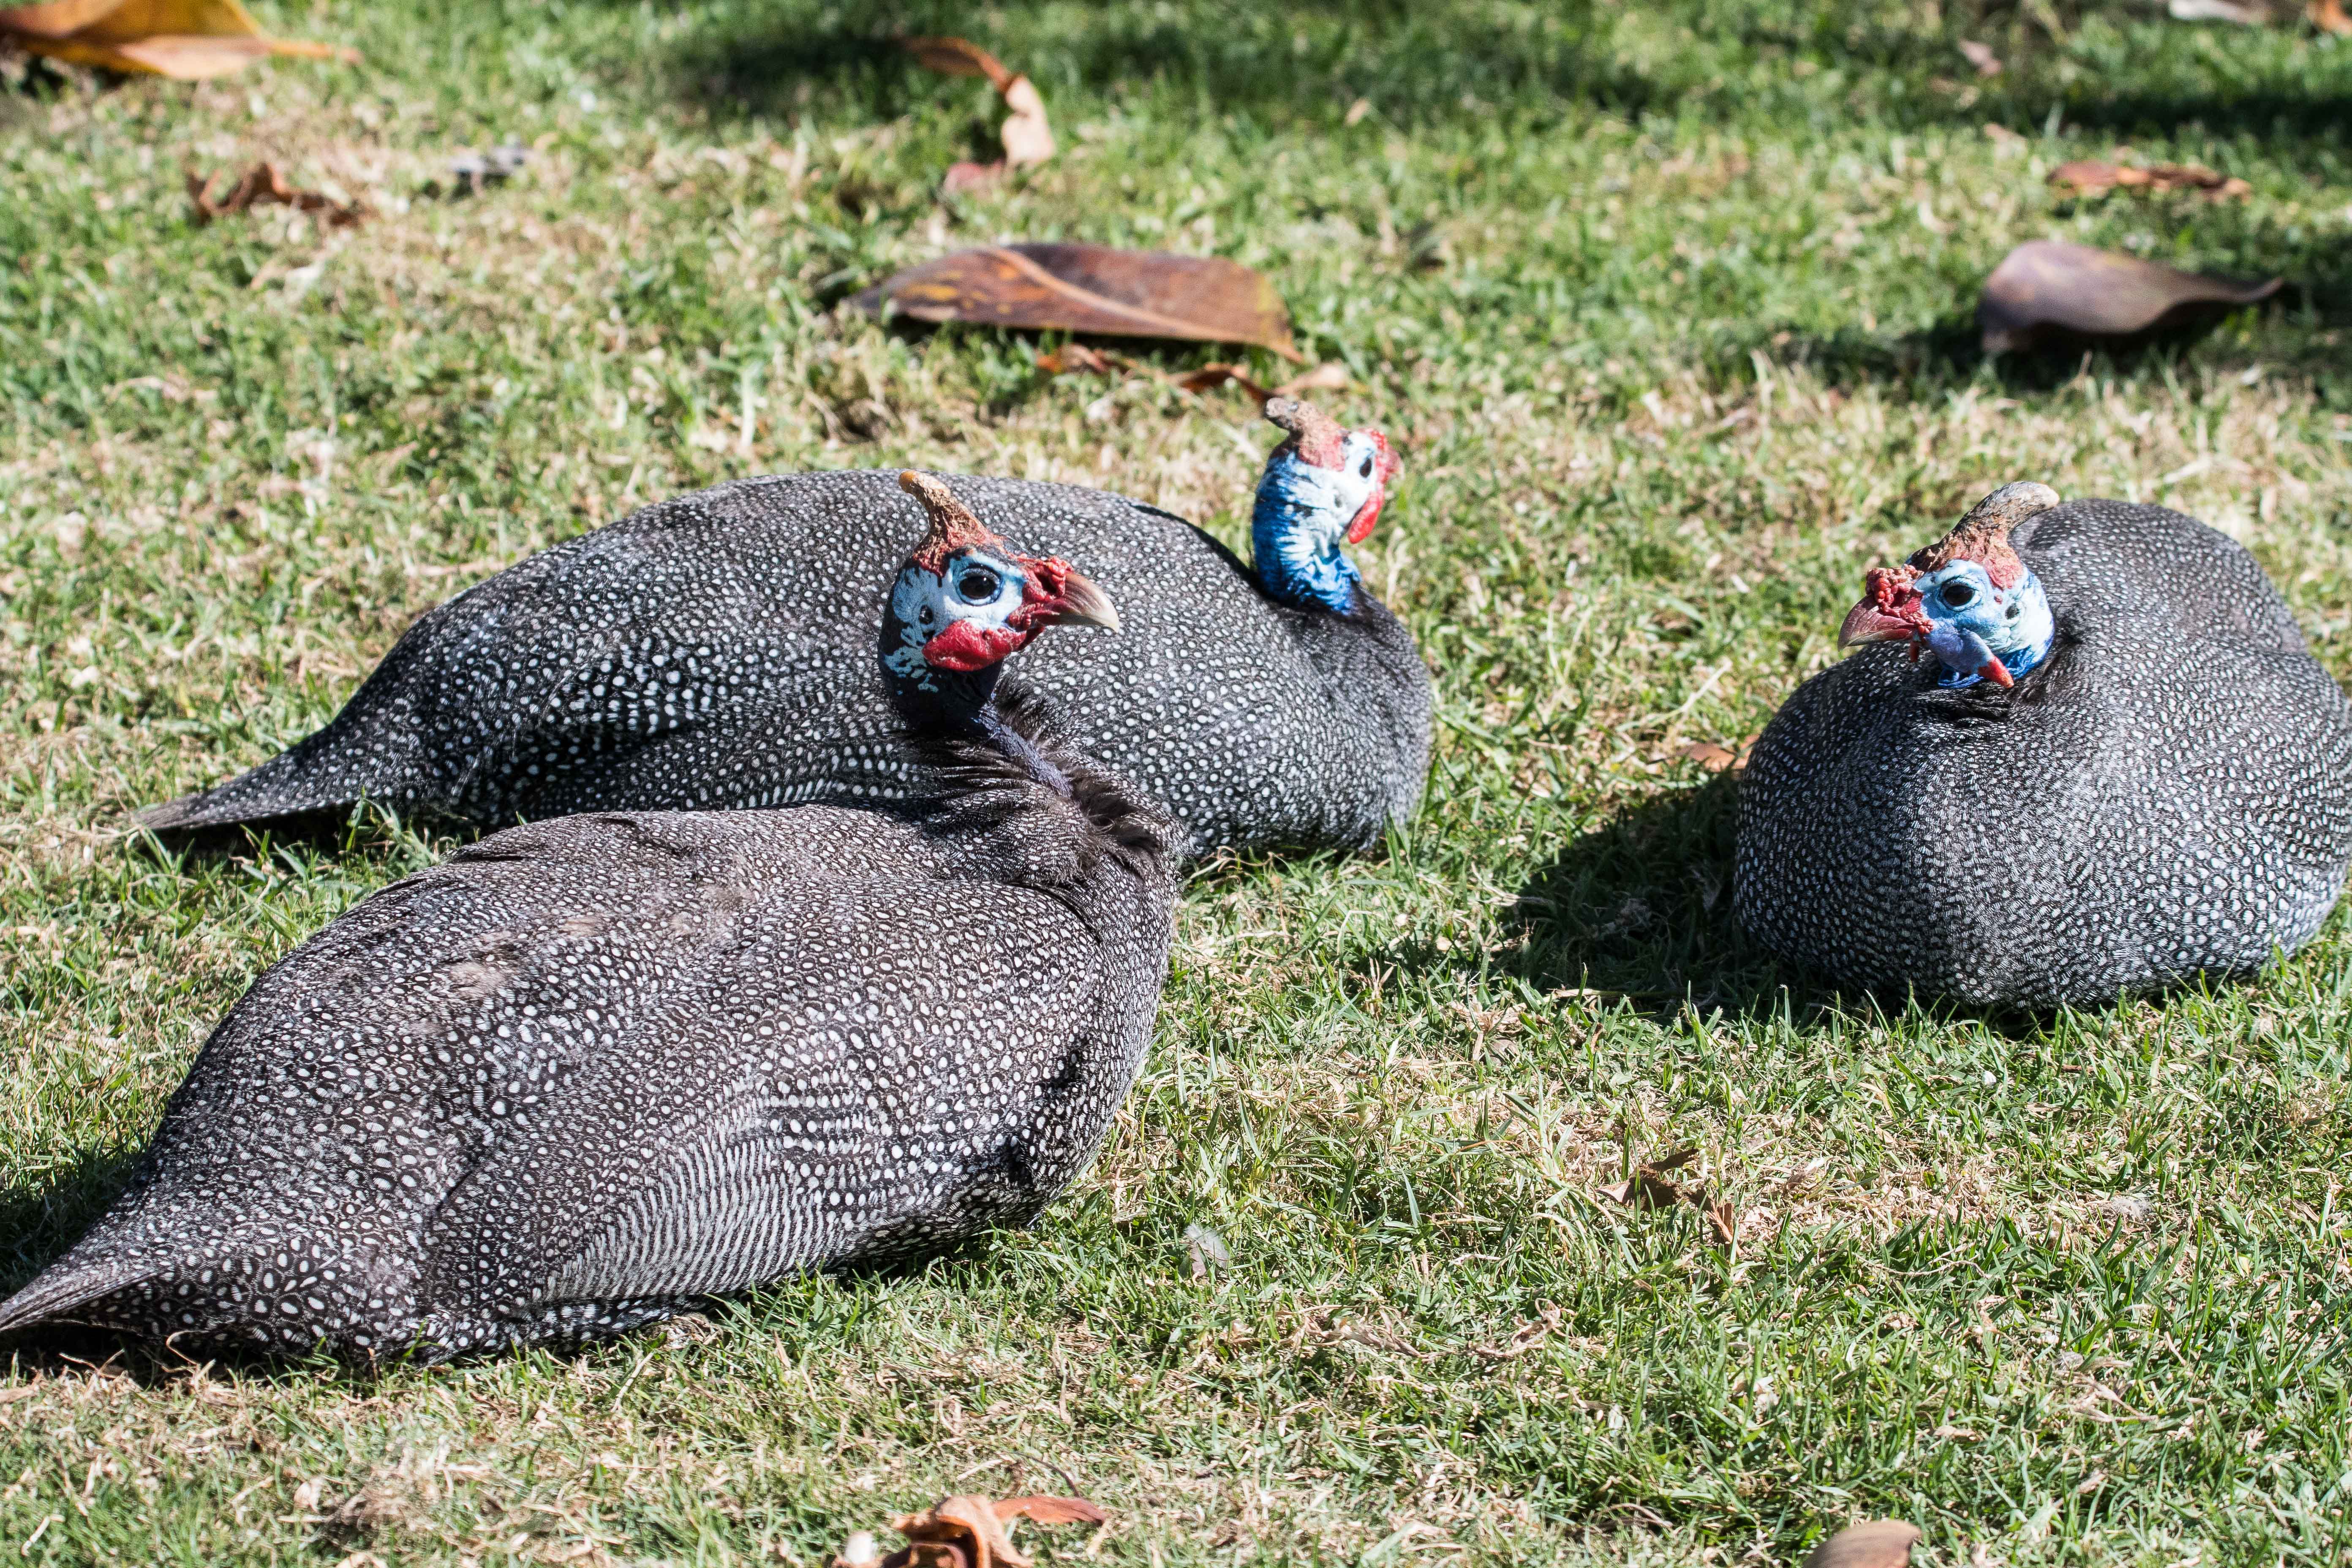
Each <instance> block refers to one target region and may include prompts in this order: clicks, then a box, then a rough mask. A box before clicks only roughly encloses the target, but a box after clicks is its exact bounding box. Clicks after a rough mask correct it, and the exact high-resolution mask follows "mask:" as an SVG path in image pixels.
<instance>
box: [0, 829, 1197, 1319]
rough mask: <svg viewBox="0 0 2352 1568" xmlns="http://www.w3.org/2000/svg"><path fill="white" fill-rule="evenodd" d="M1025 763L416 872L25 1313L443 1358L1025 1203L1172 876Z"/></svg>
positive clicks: (244, 1014) (1136, 1047)
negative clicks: (1008, 778)
mask: <svg viewBox="0 0 2352 1568" xmlns="http://www.w3.org/2000/svg"><path fill="white" fill-rule="evenodd" d="M1012 787H1013V789H1014V794H1015V795H1022V793H1023V791H1022V789H1021V788H1020V787H1019V786H1012ZM1026 793H1027V795H1037V794H1039V793H1040V788H1039V786H1034V785H1032V786H1027V787H1026ZM996 795H997V798H995V799H994V800H993V801H991V800H989V799H988V798H985V797H982V798H976V799H966V800H965V801H963V802H961V804H960V805H957V806H955V807H952V808H948V809H945V810H943V811H933V812H931V813H930V814H929V815H928V816H923V817H920V818H914V817H904V816H891V815H887V814H884V813H878V812H861V811H854V810H840V809H835V808H832V807H825V806H810V807H803V808H799V809H795V810H791V811H783V812H744V813H730V814H710V815H695V814H646V815H633V816H593V817H584V816H583V817H572V818H566V819H560V820H556V821H551V822H548V823H543V824H538V825H534V826H529V827H524V828H520V829H516V830H513V831H510V832H507V833H503V834H499V835H497V836H495V837H490V838H488V839H485V840H483V841H481V842H480V843H479V844H478V845H475V846H474V847H470V848H468V849H466V850H463V851H460V852H459V854H458V855H457V856H456V857H454V858H452V860H451V861H450V862H448V863H447V864H446V865H444V866H441V867H438V868H435V869H433V870H430V871H427V872H425V873H423V874H421V875H419V876H416V877H413V878H410V879H407V880H405V881H404V882H402V883H400V884H398V885H396V886H395V887H394V888H392V889H387V890H386V891H384V892H383V893H381V894H379V895H377V896H376V897H375V898H374V899H372V900H369V901H368V902H367V903H365V904H363V905H362V906H361V907H360V908H359V909H358V910H354V911H353V912H352V913H351V914H350V915H347V916H346V917H344V918H343V919H342V920H341V921H337V922H336V923H335V924H334V925H332V926H331V927H330V928H329V929H328V930H327V931H324V932H322V933H320V936H319V937H317V938H316V939H314V940H313V941H312V942H309V943H307V944H306V945H305V946H303V947H302V948H301V949H300V950H299V951H298V952H295V953H294V954H293V955H292V956H290V957H289V958H288V959H287V960H286V961H285V962H284V963H281V964H279V965H278V967H277V968H276V969H274V970H273V971H271V972H270V973H269V974H268V975H267V976H266V977H265V978H264V979H263V980H262V981H261V982H260V983H259V984H257V985H256V986H255V987H254V989H253V990H252V991H251V992H250V993H249V994H247V996H246V998H245V999H244V1000H243V1001H241V1002H240V1003H239V1004H238V1005H237V1006H236V1009H235V1010H233V1011H232V1012H231V1014H230V1015H229V1016H228V1017H227V1018H226V1020H225V1021H224V1022H223V1023H222V1025H221V1026H220V1027H219V1029H218V1030H217V1031H216V1032H215V1035H214V1036H213V1037H212V1038H211V1039H210V1040H209V1041H208V1042H207V1043H206V1045H205V1048H204V1050H203V1052H202V1053H201V1055H200V1056H199V1058H198V1059H197V1062H196V1064H195V1067H194V1069H193V1070H192V1072H191V1073H190V1076H189V1078H188V1079H187V1081H186V1083H185V1084H184V1086H183V1087H182V1088H181V1089H180V1090H179V1092H178V1093H177V1094H175V1095H174V1097H173V1100H172V1102H171V1105H170V1108H169V1110H167V1112H166V1115H165V1119H164V1123H163V1128H162V1130H161V1131H160V1132H159V1133H158V1135H157V1138H156V1140H155V1142H154V1144H153V1146H152V1149H151V1150H150V1152H149V1154H148V1156H147V1157H146V1159H145V1160H144V1161H143V1162H142V1168H141V1171H140V1173H139V1174H138V1175H137V1176H136V1177H135V1178H134V1180H133V1183H132V1184H131V1189H130V1190H129V1191H128V1192H127V1193H126V1194H124V1195H123V1197H122V1199H121V1201H120V1202H119V1203H118V1204H117V1205H115V1207H114V1208H113V1209H112V1210H111V1211H110V1213H109V1215H107V1216H106V1217H105V1218H104V1219H103V1220H101V1221H100V1224H99V1225H98V1226H96V1227H95V1228H94V1229H93V1230H92V1231H91V1232H90V1234H89V1236H87V1237H84V1239H83V1240H82V1241H81V1242H80V1243H79V1245H78V1246H77V1247H74V1248H73V1250H72V1251H71V1252H69V1253H68V1255H67V1256H66V1257H65V1258H63V1259H61V1260H60V1261H59V1262H58V1264H57V1265H55V1266H53V1267H52V1268H51V1269H49V1270H48V1271H47V1273H46V1274H45V1275H44V1276H43V1277H42V1278H41V1279H38V1280H37V1281H36V1282H35V1283H34V1284H33V1285H32V1286H31V1287H30V1288H28V1289H27V1290H26V1292H24V1293H23V1294H22V1295H20V1296H19V1297H18V1298H16V1300H14V1301H12V1302H9V1303H8V1304H7V1305H6V1306H5V1308H0V1327H16V1326H21V1325H23V1324H25V1323H27V1322H33V1321H48V1320H65V1321H83V1322H94V1323H97V1324H100V1325H101V1326H111V1327H117V1328H122V1329H127V1330H130V1331H136V1332H141V1333H147V1334H152V1335H156V1336H159V1337H160V1336H163V1335H166V1334H171V1333H175V1332H176V1333H181V1334H183V1335H184V1336H185V1337H186V1338H187V1340H189V1341H190V1342H218V1341H228V1342H248V1343H253V1344H257V1345H259V1346H262V1347H265V1348H269V1349H274V1350H280V1351H285V1350H301V1349H308V1348H310V1346H311V1345H313V1344H319V1343H323V1344H324V1345H326V1346H327V1348H329V1349H331V1350H335V1351H338V1352H342V1353H346V1354H362V1355H365V1354H384V1353H394V1352H402V1351H405V1350H409V1349H412V1348H414V1349H416V1350H419V1351H421V1352H423V1353H425V1354H428V1355H434V1356H439V1355H446V1354H453V1353H457V1352H464V1351H468V1350H473V1349H478V1348H486V1347H489V1346H494V1345H498V1344H500V1343H505V1342H519V1341H525V1340H530V1339H536V1338H541V1337H548V1336H551V1335H553V1336H574V1335H581V1334H588V1333H594V1332H602V1331H614V1330H617V1329H621V1328H625V1327H627V1326H629V1325H630V1324H631V1323H633V1322H636V1321H644V1320H646V1319H648V1318H653V1317H658V1316H661V1315H664V1314H666V1313H667V1312H669V1311H672V1310H677V1306H678V1305H679V1303H681V1302H682V1301H686V1300H696V1299H699V1298H702V1297H705V1296H708V1295H710V1294H713V1293H717V1292H722V1291H727V1290H731V1289H740V1288H742V1287H745V1286H748V1285H751V1284H753V1283H757V1282H759V1281H761V1280H763V1279H773V1278H776V1277H778V1276H780V1275H782V1274H783V1273H786V1272H788V1271H791V1270H793V1269H795V1268H804V1267H809V1266H813V1265H819V1264H824V1263H829V1262H835V1261H840V1260H844V1259H848V1258H861V1257H870V1256H875V1255H877V1254H880V1253H886V1252H889V1251H894V1250H898V1249H904V1248H908V1247H919V1246H922V1245H924V1244H926V1243H929V1242H933V1241H937V1240H940V1239H942V1238H944V1237H950V1236H953V1235H958V1234H962V1233H965V1232H969V1231H971V1230H973V1229H977V1228H981V1227H983V1226H988V1225H991V1224H994V1223H1000V1222H1007V1221H1020V1220H1024V1219H1026V1218H1027V1217H1028V1216H1029V1215H1031V1214H1032V1213H1034V1210H1035V1209H1036V1208H1037V1207H1038V1206H1039V1205H1042V1204H1043V1203H1044V1202H1045V1200H1046V1199H1047V1198H1049V1197H1050V1196H1051V1195H1052V1194H1053V1193H1054V1192H1055V1190H1057V1189H1058V1188H1059V1186H1060V1185H1061V1184H1064V1183H1065V1182H1066V1181H1067V1180H1068V1179H1069V1178H1070V1176H1071V1175H1072V1174H1074V1173H1076V1170H1077V1169H1078V1168H1079V1167H1080V1166H1081V1165H1082V1164H1083V1163H1084V1161H1085V1160H1086V1159H1087V1157H1088V1156H1089V1155H1090V1153H1091V1152H1092V1150H1093V1148H1094V1146H1095V1143H1096V1142H1097V1140H1098V1139H1099V1137H1100V1135H1101V1133H1102V1131H1103V1130H1104V1128H1105V1127H1106V1126H1107V1124H1108V1119H1109V1116H1110V1114H1111V1112H1112V1110H1113V1108H1114V1107H1115V1106H1116V1104H1117V1102H1118V1099H1119V1097H1120V1096H1121V1095H1122V1094H1123V1093H1124V1091H1125V1089H1126V1088H1127V1084H1128V1082H1129V1079H1130V1078H1131V1076H1132V1074H1133V1072H1134V1070H1135V1068H1136V1066H1137V1065H1138V1063H1139V1060H1140V1058H1141V1055H1142V1051H1143V1048H1144V1045H1145V1042H1146V1040H1147V1038H1148V1034H1149V1027H1150V1016H1151V1012H1152V1005H1153V1002H1154V1000H1155V999H1156V997H1157V994H1158V988H1159V984H1160V978H1161V973H1162V970H1163V967H1164V963H1165V956H1166V947H1167V940H1168V908H1169V900H1170V889H1169V885H1168V880H1167V875H1166V871H1165V867H1164V864H1162V863H1161V862H1160V860H1159V859H1156V858H1154V856H1153V855H1152V854H1151V853H1149V852H1143V853H1138V854H1123V853H1120V852H1118V850H1117V848H1116V847H1113V848H1112V849H1110V850H1105V849H1104V848H1103V847H1102V844H1101V842H1100V841H1099V839H1098V837H1097V836H1090V835H1089V834H1088V833H1087V832H1085V831H1082V830H1077V829H1074V828H1073V827H1072V825H1071V824H1070V823H1069V822H1067V821H1064V822H1062V823H1061V824H1060V825H1059V826H1057V825H1056V823H1055V822H1054V821H1052V820H1042V821H1041V819H1040V817H1039V815H1038V813H1037V811H1036V810H1035V809H1034V800H1030V801H1027V803H1026V804H1025V805H1024V801H1023V800H1019V799H1008V798H1006V797H1004V795H1003V790H1002V789H1000V790H999V791H997V792H996ZM1065 810H1066V808H1065ZM1050 815H1051V814H1050V813H1048V816H1050ZM1008 824H1009V825H1011V826H1012V827H1013V832H1012V833H1011V834H1010V836H1008V832H1007V827H1008Z"/></svg>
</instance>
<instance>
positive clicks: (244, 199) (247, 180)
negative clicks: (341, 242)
mask: <svg viewBox="0 0 2352 1568" xmlns="http://www.w3.org/2000/svg"><path fill="white" fill-rule="evenodd" d="M219 180H220V176H219V175H217V174H195V173H194V172H193V171H192V172H191V173H190V174H189V175H188V200H189V202H190V203H191V204H192V205H194V208H195V219H196V221H197V222H198V223H210V222H212V221H213V219H215V218H216V217H221V216H226V214H229V213H241V212H244V211H245V210H246V209H247V208H248V207H254V206H262V205H270V204H273V203H274V204H277V205H282V206H289V207H294V208H297V209H299V210H300V211H302V212H306V213H324V214H325V215H326V218H327V226H329V227H330V228H346V227H349V226H351V225H352V224H355V223H357V222H359V221H360V219H362V218H363V217H366V216H369V213H368V209H367V208H366V207H365V206H363V205H361V204H360V203H358V202H339V201H337V200H335V198H334V197H332V196H330V195H326V194H325V193H324V192H321V191H302V190H297V189H295V188H294V187H293V186H292V185H289V184H287V183H286V176H285V175H284V174H280V173H278V165H277V164H275V163H269V162H268V161H266V160H265V161H264V162H262V163H256V164H255V165H254V166H253V167H252V168H250V169H247V171H246V172H245V177H244V178H242V179H240V180H238V181H237V182H236V184H234V185H231V186H230V187H229V188H228V192H227V194H226V195H218V196H215V195H213V187H214V186H215V184H218V183H219Z"/></svg>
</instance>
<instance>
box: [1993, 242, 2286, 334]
mask: <svg viewBox="0 0 2352 1568" xmlns="http://www.w3.org/2000/svg"><path fill="white" fill-rule="evenodd" d="M2282 281H2283V280H2282V279H2276V278H2273V279H2269V280H2268V281H2266V282H2262V283H2237V282H2232V281H2231V280H2230V279H2225V278H2209V277H2205V276H2203V275H2201V274H2200V273H2195V272H2183V271H2180V270H2179V268H2171V267H2163V266H2159V265H2158V264H2157V263H2155V262H2153V261H2142V260H2140V259H2139V258H2137V257H2131V256H2117V255H2116V254H2115V253H2114V252H2112V251H2105V250H2094V249H2092V248H2091V247H2088V246H2084V245H2068V244H2065V243H2064V242H2063V241H2060V240H2054V239H2033V240H2028V241H2027V242H2026V243H2024V244H2023V245H2021V246H2019V247H2017V248H2016V249H2015V250H2012V251H2011V252H2010V253H2009V255H2008V256H2006V257H2004V258H2002V260H2001V264H2000V266H1999V267H1996V268H1993V274H1992V276H1991V277H1990V278H1988V279H1985V287H1984V297H1983V298H1982V299H1981V300H1979V301H1978V303H1977V325H1978V326H1979V328H1981V329H1982V330H1983V332H1984V347H1985V352H1986V353H2011V352H2012V351H2014V350H2018V349H2025V348H2031V347H2032V345H2033V344H2034V343H2036V342H2040V341H2042V338H2044V337H2045V336H2073V337H2084V338H2107V339H2117V338H2132V337H2137V336H2139V335H2141V334H2143V333H2149V332H2156V331H2163V330H2165V329H2167V328H2171V327H2177V326H2181V325H2185V324H2187V323H2188V322H2189V321H2192V320H2194V319H2196V318H2197V317H2199V316H2200V315H2207V314H2211V313H2214V312H2217V311H2220V310H2226V309H2228V308H2230V307H2231V306H2235V305H2252V304H2258V303H2260V302H2261V301H2262V300H2267V299H2269V298H2270V297H2271V296H2272V295H2273V294H2275V293H2277V292H2278V291H2279V288H2280V285H2281V283H2282Z"/></svg>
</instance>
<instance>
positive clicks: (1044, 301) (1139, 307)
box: [850, 245, 1303, 360]
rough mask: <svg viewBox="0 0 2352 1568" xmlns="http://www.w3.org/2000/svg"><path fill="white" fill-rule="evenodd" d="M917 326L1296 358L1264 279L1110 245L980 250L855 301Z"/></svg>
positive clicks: (902, 276) (1216, 261)
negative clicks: (1246, 348) (1245, 349)
mask: <svg viewBox="0 0 2352 1568" xmlns="http://www.w3.org/2000/svg"><path fill="white" fill-rule="evenodd" d="M850 303H851V304H853V305H855V306H856V307H857V308H858V309H860V310H867V311H871V312H873V313H874V314H876V315H880V314H882V313H883V310H884V308H885V307H886V306H887V307H888V308H889V309H891V310H896V311H898V313H899V314H901V315H907V316H912V317H914V318H915V319H916V320H918V321H971V322H978V323H980V324H982V325H986V326H995V327H1028V328H1033V329H1036V330H1039V331H1069V332H1092V333H1097V334H1098V335H1101V336H1105V337H1125V338H1175V339H1180V340H1181V341H1184V342H1203V343H1255V344H1257V345H1259V346H1260V347H1262V348H1268V349H1272V350H1273V351H1274V352H1275V353H1278V354H1280V355H1282V356H1283V357H1284V358H1285V359H1288V360H1297V359H1299V358H1301V357H1303V356H1301V355H1300V353H1299V352H1298V349H1297V345H1296V344H1294V343H1293V342H1291V338H1290V317H1289V313H1288V312H1287V311H1286V310H1284V309H1283V304H1282V297H1281V296H1280V295H1279V294H1276V292H1275V290H1274V285H1273V283H1272V282H1270V281H1268V280H1267V279H1266V278H1265V275H1264V274H1263V273H1259V272H1255V271H1253V270H1251V269H1250V268H1246V267H1244V266H1243V265H1241V264H1240V263H1239V262H1237V261H1227V260H1225V259H1224V258H1222V257H1216V256H1173V255H1171V254H1169V253H1168V252H1166V251H1159V250H1119V249H1117V248H1114V247H1110V246H1107V245H987V246H982V247H979V248H977V249H974V250H959V251H956V252H954V253H953V254H951V255H948V256H942V257H940V258H939V259H938V260H936V261H927V262H925V263H923V265H921V266H920V267H913V268H908V269H907V270H906V271H904V272H901V273H898V274H897V275H896V276H895V277H892V278H890V279H887V280H886V281H884V282H882V283H879V284H877V285H876V286H875V287H873V288H871V289H866V291H865V292H863V293H861V294H858V295H857V296H856V297H855V298H854V299H852V300H850Z"/></svg>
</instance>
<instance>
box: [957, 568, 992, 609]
mask: <svg viewBox="0 0 2352 1568" xmlns="http://www.w3.org/2000/svg"><path fill="white" fill-rule="evenodd" d="M1001 581H1002V579H1001V578H999V577H998V576H997V575H996V574H995V573H993V572H991V571H990V570H989V569H988V568H987V567H985V566H971V567H967V568H965V570H964V574H963V575H962V576H961V577H959V578H957V579H956V592H957V593H959V594H961V595H963V596H964V597H965V598H967V599H969V600H971V602H972V603H973V604H975V605H984V604H986V603H988V601H990V600H991V599H993V598H994V597H996V589H997V585H998V584H999V583H1000V582H1001Z"/></svg>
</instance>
